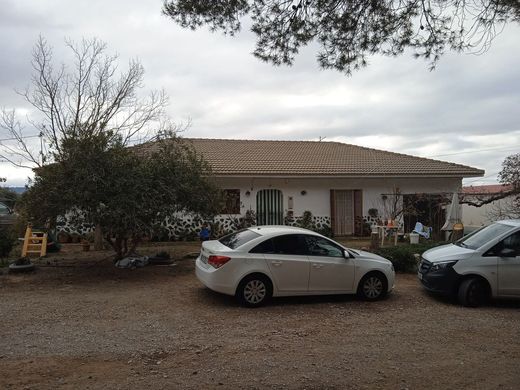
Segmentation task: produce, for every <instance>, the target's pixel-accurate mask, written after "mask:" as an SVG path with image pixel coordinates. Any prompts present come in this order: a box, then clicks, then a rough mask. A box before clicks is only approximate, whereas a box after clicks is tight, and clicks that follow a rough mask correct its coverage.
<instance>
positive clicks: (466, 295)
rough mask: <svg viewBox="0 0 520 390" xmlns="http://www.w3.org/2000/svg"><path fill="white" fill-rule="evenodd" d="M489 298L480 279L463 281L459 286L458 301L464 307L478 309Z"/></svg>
mask: <svg viewBox="0 0 520 390" xmlns="http://www.w3.org/2000/svg"><path fill="white" fill-rule="evenodd" d="M487 297H488V292H487V288H486V285H485V284H484V282H483V281H482V280H480V279H478V278H471V279H466V280H464V281H462V283H461V284H460V286H459V292H458V300H459V303H460V304H461V305H463V306H468V307H477V306H480V305H482V304H483V303H484V302H485V300H486V299H487Z"/></svg>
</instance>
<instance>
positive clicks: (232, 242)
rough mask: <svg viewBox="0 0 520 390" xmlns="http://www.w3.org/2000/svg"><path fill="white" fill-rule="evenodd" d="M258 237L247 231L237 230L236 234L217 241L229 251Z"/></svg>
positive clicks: (256, 234) (258, 235)
mask: <svg viewBox="0 0 520 390" xmlns="http://www.w3.org/2000/svg"><path fill="white" fill-rule="evenodd" d="M257 237H260V234H258V233H255V232H253V231H251V230H249V229H244V230H239V231H238V232H236V233H231V234H228V235H227V236H224V237H222V238H221V239H220V240H218V241H219V242H220V243H221V244H222V245H225V246H227V247H228V248H231V249H236V248H238V247H239V246H241V245H244V244H245V243H247V242H249V241H251V240H254V239H255V238H257Z"/></svg>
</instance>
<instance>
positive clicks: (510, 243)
mask: <svg viewBox="0 0 520 390" xmlns="http://www.w3.org/2000/svg"><path fill="white" fill-rule="evenodd" d="M502 249H513V250H514V251H515V253H516V255H517V256H520V231H518V232H516V233H513V234H511V235H510V236H507V237H506V238H504V239H503V240H502V241H500V242H499V243H498V244H497V245H495V246H494V247H493V248H491V249H490V250H489V251H488V253H486V255H487V256H498V254H499V253H500V251H502Z"/></svg>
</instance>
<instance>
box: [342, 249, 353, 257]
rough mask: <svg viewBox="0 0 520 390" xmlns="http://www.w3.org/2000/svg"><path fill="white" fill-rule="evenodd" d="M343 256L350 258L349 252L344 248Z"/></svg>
mask: <svg viewBox="0 0 520 390" xmlns="http://www.w3.org/2000/svg"><path fill="white" fill-rule="evenodd" d="M343 257H344V258H345V259H350V258H351V257H352V255H351V254H350V252H349V251H348V250H346V249H345V250H344V251H343Z"/></svg>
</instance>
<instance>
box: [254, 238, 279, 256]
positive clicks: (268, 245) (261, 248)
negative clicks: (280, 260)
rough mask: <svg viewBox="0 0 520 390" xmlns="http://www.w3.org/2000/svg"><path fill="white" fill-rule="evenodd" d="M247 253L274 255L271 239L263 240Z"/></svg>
mask: <svg viewBox="0 0 520 390" xmlns="http://www.w3.org/2000/svg"><path fill="white" fill-rule="evenodd" d="M249 253H275V252H274V244H273V239H272V238H270V239H269V240H265V241H264V242H261V243H260V244H258V245H257V246H255V247H254V248H253V249H251V250H250V251H249Z"/></svg>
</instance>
